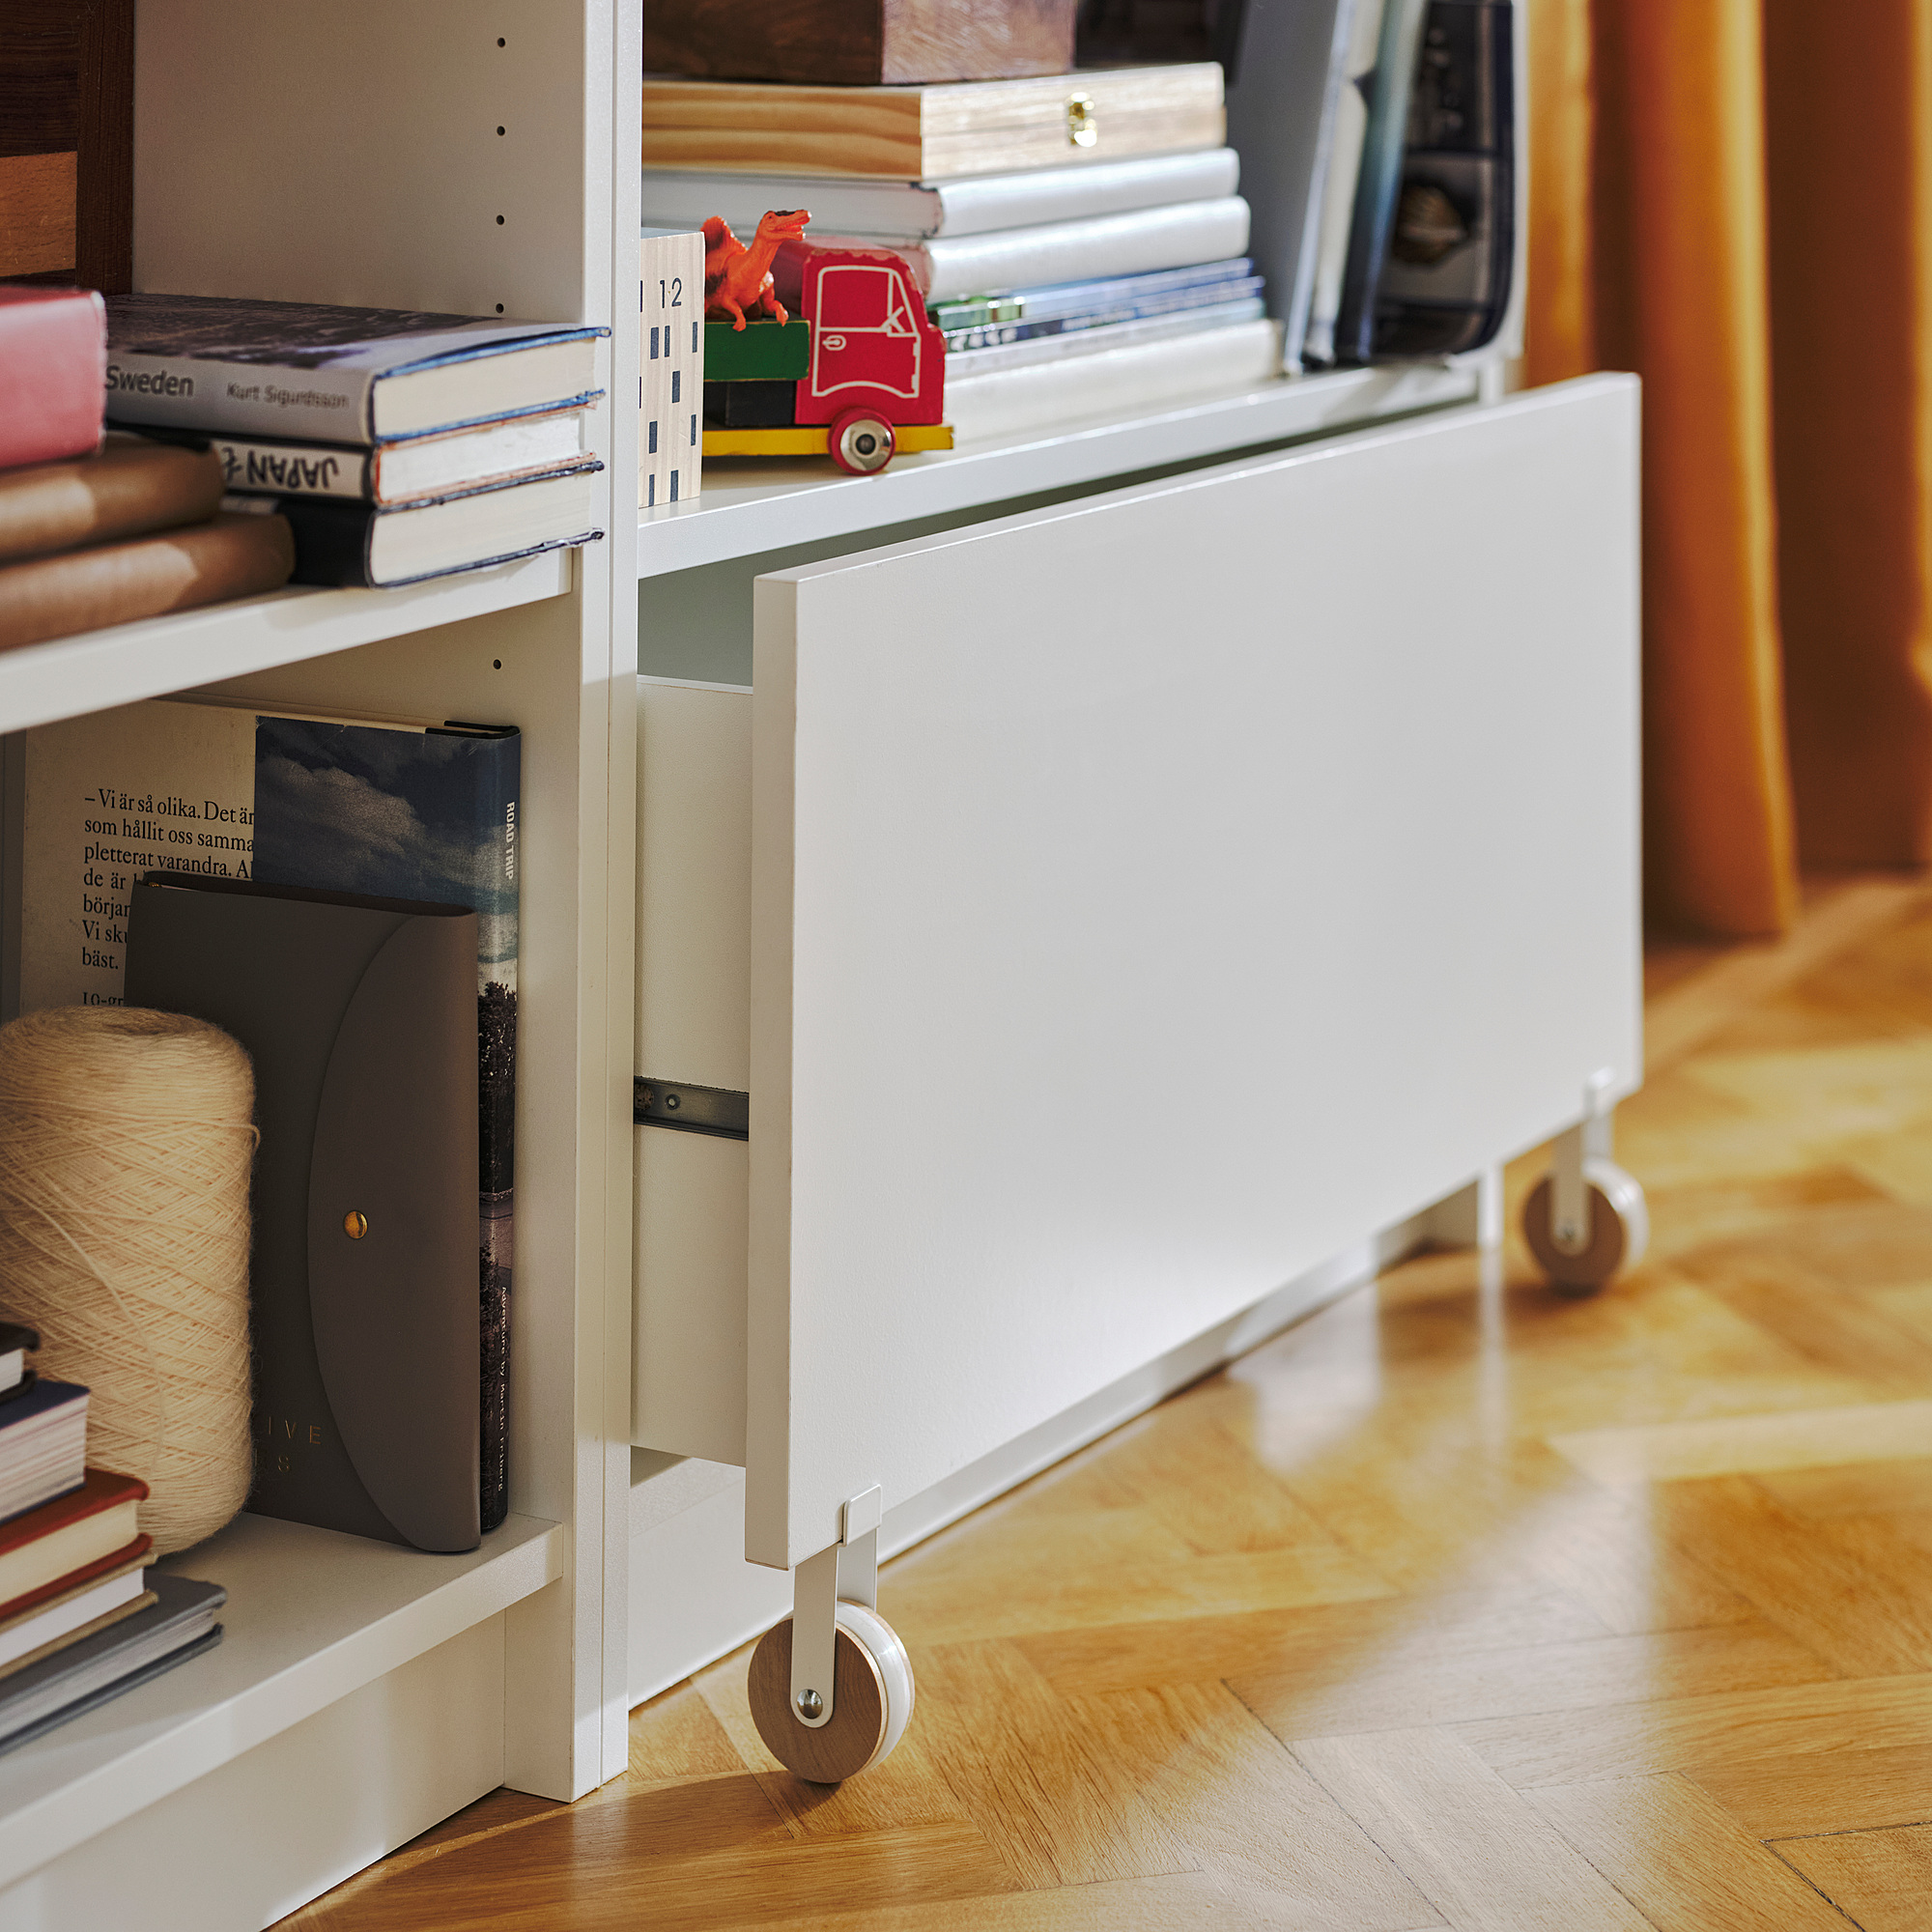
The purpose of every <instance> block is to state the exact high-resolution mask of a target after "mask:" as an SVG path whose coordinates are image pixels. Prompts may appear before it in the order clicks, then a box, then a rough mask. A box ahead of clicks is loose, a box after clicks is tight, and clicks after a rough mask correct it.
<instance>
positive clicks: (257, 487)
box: [208, 436, 376, 503]
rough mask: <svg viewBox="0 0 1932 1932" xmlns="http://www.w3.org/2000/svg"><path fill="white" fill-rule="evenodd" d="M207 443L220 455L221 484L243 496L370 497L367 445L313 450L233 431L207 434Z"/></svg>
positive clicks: (309, 446) (370, 458) (357, 499)
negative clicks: (254, 437) (241, 434)
mask: <svg viewBox="0 0 1932 1932" xmlns="http://www.w3.org/2000/svg"><path fill="white" fill-rule="evenodd" d="M208 446H209V447H210V448H211V449H212V450H213V452H214V453H215V455H216V456H218V457H219V458H220V459H221V475H222V484H223V487H224V488H225V489H228V490H232V491H235V492H237V493H238V494H240V495H242V496H264V497H284V496H286V497H347V498H349V499H350V500H351V501H354V502H363V503H366V502H372V501H373V500H374V499H375V495H376V492H375V487H374V481H373V474H372V472H373V469H374V459H373V455H372V453H371V452H370V451H368V450H364V449H317V448H316V447H314V445H312V444H301V443H288V442H258V441H256V440H253V439H248V438H241V437H232V436H212V437H210V438H209V440H208Z"/></svg>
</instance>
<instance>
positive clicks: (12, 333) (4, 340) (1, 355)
mask: <svg viewBox="0 0 1932 1932" xmlns="http://www.w3.org/2000/svg"><path fill="white" fill-rule="evenodd" d="M8 165H9V163H8V161H7V160H6V158H5V157H4V156H0V205H4V203H5V201H6V195H5V192H4V182H5V179H6V173H5V171H6V169H7V167H8ZM106 368H107V317H106V311H105V310H104V309H103V308H102V307H101V303H100V298H99V296H98V295H95V294H93V293H92V292H90V291H87V290H83V289H20V288H0V468H11V467H12V466H14V465H15V464H21V463H49V462H52V461H53V460H55V459H56V458H58V457H62V456H84V455H85V454H86V453H87V452H88V451H89V450H91V449H93V448H94V446H95V445H96V444H97V443H98V442H99V440H100V414H101V394H102V391H101V384H102V382H103V381H104V380H105V373H106Z"/></svg>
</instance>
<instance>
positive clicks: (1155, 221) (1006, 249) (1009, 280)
mask: <svg viewBox="0 0 1932 1932" xmlns="http://www.w3.org/2000/svg"><path fill="white" fill-rule="evenodd" d="M810 239H812V240H813V241H818V242H820V243H823V244H825V245H828V246H836V245H838V240H839V238H838V237H837V236H833V235H827V234H820V233H818V232H817V230H816V228H814V230H813V233H812V236H811V238H810ZM851 239H852V240H854V241H857V239H858V238H856V237H854V238H851ZM860 245H864V244H863V243H861V244H860ZM1247 245H1248V205H1247V203H1246V202H1245V201H1243V200H1242V199H1241V197H1240V196H1239V195H1237V194H1229V195H1223V196H1222V197H1221V198H1220V199H1219V200H1217V201H1183V202H1176V203H1172V204H1170V205H1168V206H1166V207H1162V208H1141V209H1134V210H1131V211H1129V212H1128V213H1123V214H1096V215H1093V216H1090V217H1089V218H1088V219H1087V220H1084V221H1048V222H1043V223H1041V224H1040V225H1039V226H1038V227H1037V228H1009V229H1006V230H1004V231H1002V232H1001V233H998V234H994V235H962V236H959V237H957V238H956V239H954V238H949V237H944V236H942V237H940V238H938V239H936V240H934V241H912V242H906V243H904V244H903V245H896V244H895V250H894V252H895V253H896V254H898V255H899V256H901V257H902V258H903V259H904V261H905V264H906V266H907V267H908V268H909V269H910V270H912V277H913V280H914V282H915V283H917V284H918V287H919V291H920V293H921V294H922V295H923V296H924V297H925V298H926V300H927V301H928V302H940V301H949V300H953V299H956V298H959V297H962V296H973V295H987V294H992V293H996V292H998V291H1001V290H1004V289H1023V288H1027V287H1030V286H1033V285H1036V284H1038V283H1042V282H1072V281H1089V280H1099V279H1101V278H1102V277H1113V276H1121V275H1140V274H1151V273H1153V272H1154V271H1156V270H1161V269H1184V268H1189V267H1191V266H1193V265H1194V264H1196V263H1199V262H1219V261H1224V260H1226V259H1227V258H1228V257H1229V256H1231V255H1240V254H1243V253H1245V252H1246V249H1247Z"/></svg>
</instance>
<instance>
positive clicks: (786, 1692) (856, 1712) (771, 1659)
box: [746, 1604, 912, 1784]
mask: <svg viewBox="0 0 1932 1932" xmlns="http://www.w3.org/2000/svg"><path fill="white" fill-rule="evenodd" d="M833 1669H834V1672H835V1682H834V1685H833V1695H832V1718H831V1720H830V1721H829V1722H827V1723H824V1724H821V1725H819V1726H818V1728H817V1729H816V1730H813V1729H812V1728H811V1727H810V1725H808V1724H802V1723H800V1722H799V1720H798V1719H797V1718H796V1717H794V1716H793V1715H792V1709H791V1619H790V1618H789V1617H787V1618H786V1619H785V1620H784V1622H783V1623H781V1624H774V1625H773V1626H772V1628H771V1629H770V1630H768V1631H767V1632H766V1633H765V1634H764V1635H763V1636H762V1637H760V1638H759V1640H758V1647H757V1649H756V1650H754V1651H753V1653H752V1671H751V1679H750V1682H749V1684H748V1685H747V1687H746V1688H747V1690H749V1691H750V1693H751V1704H752V1720H753V1723H755V1724H756V1725H757V1727H758V1735H759V1736H760V1737H761V1738H763V1739H764V1741H765V1748H766V1749H767V1750H769V1751H770V1752H771V1754H772V1755H773V1756H774V1757H775V1758H777V1759H778V1761H779V1762H780V1763H781V1765H783V1766H784V1768H785V1769H786V1770H787V1771H789V1772H790V1773H792V1774H793V1776H797V1777H802V1778H804V1779H805V1780H806V1781H807V1782H808V1783H810V1784H837V1783H838V1782H840V1780H841V1779H844V1778H847V1777H854V1776H857V1775H858V1774H859V1773H860V1772H862V1771H864V1770H865V1769H866V1768H867V1766H868V1765H874V1764H877V1763H878V1762H879V1760H880V1759H881V1758H882V1757H885V1756H887V1755H888V1754H889V1753H890V1752H891V1750H892V1748H893V1747H894V1746H895V1744H897V1743H898V1741H899V1740H900V1739H901V1738H902V1737H904V1736H905V1727H906V1721H907V1719H910V1718H911V1716H912V1660H911V1659H910V1658H909V1657H907V1655H906V1648H905V1645H904V1644H902V1643H901V1642H900V1641H899V1639H898V1633H897V1632H895V1630H894V1629H893V1627H892V1625H891V1624H889V1623H887V1621H886V1620H885V1618H884V1617H882V1616H880V1615H879V1613H878V1612H877V1611H876V1610H868V1609H867V1608H866V1607H865V1606H864V1605H860V1604H840V1605H838V1658H837V1661H836V1662H835V1663H834V1665H833Z"/></svg>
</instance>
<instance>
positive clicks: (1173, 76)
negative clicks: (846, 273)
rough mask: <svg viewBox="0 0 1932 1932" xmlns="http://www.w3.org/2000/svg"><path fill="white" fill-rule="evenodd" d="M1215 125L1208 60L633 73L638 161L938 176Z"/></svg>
mask: <svg viewBox="0 0 1932 1932" xmlns="http://www.w3.org/2000/svg"><path fill="white" fill-rule="evenodd" d="M1227 134H1228V117H1227V114H1226V112H1225V110H1224V109H1223V107H1222V102H1221V70H1220V69H1219V68H1218V67H1217V66H1215V64H1214V63H1213V62H1212V61H1195V62H1190V63H1188V64H1186V65H1184V66H1179V67H1138V68H1134V67H1130V68H1114V69H1097V70H1091V71H1080V72H1076V73H1065V74H1060V75H1057V76H1055V77H1054V78H1052V79H1040V80H980V81H962V82H959V83H956V84H954V85H952V86H936V87H783V86H759V85H755V84H748V83H745V82H732V81H718V80H676V79H667V78H664V77H662V76H659V75H653V74H646V75H645V76H644V138H643V158H644V164H645V166H646V167H669V168H715V169H726V168H729V169H735V170H741V171H743V172H746V173H752V174H758V173H765V174H771V173H785V174H799V175H874V176H882V177H884V178H885V179H886V180H888V181H899V182H907V181H938V180H943V179H951V178H953V177H956V176H961V175H1000V174H1014V173H1017V172H1019V171H1020V170H1022V169H1028V168H1079V167H1092V166H1095V165H1097V164H1098V163H1100V162H1103V161H1115V160H1122V159H1124V158H1126V157H1127V156H1134V155H1175V154H1184V153H1187V152H1189V151H1191V150H1194V149H1199V148H1220V147H1225V146H1226V145H1227Z"/></svg>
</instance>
